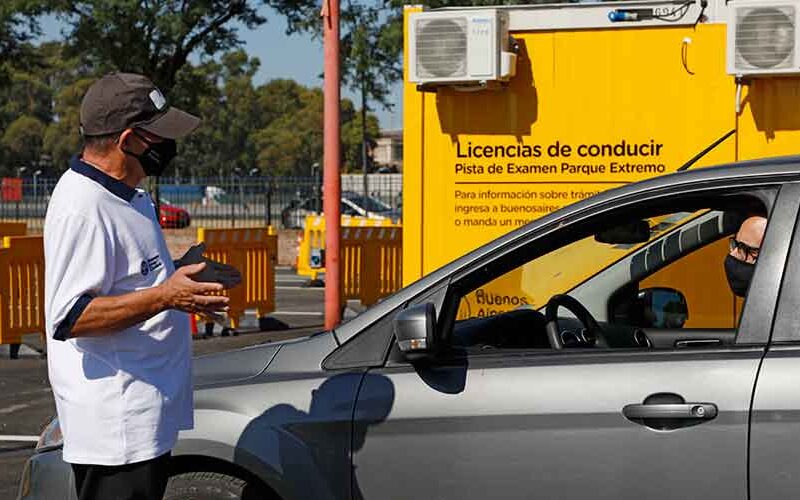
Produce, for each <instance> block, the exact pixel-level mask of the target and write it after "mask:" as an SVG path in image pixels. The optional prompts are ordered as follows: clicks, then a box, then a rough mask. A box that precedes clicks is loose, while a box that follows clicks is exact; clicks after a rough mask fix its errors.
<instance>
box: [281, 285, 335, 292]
mask: <svg viewBox="0 0 800 500" xmlns="http://www.w3.org/2000/svg"><path fill="white" fill-rule="evenodd" d="M275 290H323V291H324V290H325V288H324V287H321V286H277V285H276V286H275Z"/></svg>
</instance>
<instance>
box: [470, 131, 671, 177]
mask: <svg viewBox="0 0 800 500" xmlns="http://www.w3.org/2000/svg"><path fill="white" fill-rule="evenodd" d="M663 148H664V145H663V144H661V143H657V142H656V141H655V140H653V139H651V140H650V141H649V142H629V141H627V140H625V139H623V140H621V141H620V142H617V143H613V144H611V143H607V144H579V145H577V146H573V145H570V144H562V143H561V142H560V141H556V142H554V143H552V144H549V145H547V146H543V145H541V144H533V145H531V144H510V145H494V144H493V145H488V144H473V143H472V142H467V144H466V145H462V144H461V143H460V142H457V143H456V156H457V157H458V158H463V159H468V160H481V159H497V160H506V162H505V163H501V162H492V163H489V164H482V163H478V162H475V161H473V162H467V161H464V162H457V163H456V164H455V173H456V174H461V175H480V174H512V175H513V174H583V175H595V174H633V173H638V174H643V173H649V174H662V173H665V172H666V166H665V165H664V164H663V163H660V162H657V161H655V159H654V158H653V157H657V156H660V155H661V154H662V151H663ZM525 158H549V159H556V158H557V159H567V158H569V159H572V161H562V162H560V163H521V162H519V161H516V159H525ZM575 158H580V159H582V160H584V161H587V160H588V162H576V161H575ZM620 158H626V159H630V158H634V160H633V161H623V160H620ZM639 158H641V160H640V161H637V159H639ZM512 159H513V161H512ZM597 159H602V160H605V159H614V160H613V161H610V162H608V163H607V164H606V163H605V162H603V163H600V162H597V161H596V160H597ZM592 160H595V161H594V162H592ZM648 160H649V161H648Z"/></svg>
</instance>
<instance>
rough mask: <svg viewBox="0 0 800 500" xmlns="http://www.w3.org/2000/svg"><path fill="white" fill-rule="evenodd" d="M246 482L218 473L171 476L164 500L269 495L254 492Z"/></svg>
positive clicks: (235, 499)
mask: <svg viewBox="0 0 800 500" xmlns="http://www.w3.org/2000/svg"><path fill="white" fill-rule="evenodd" d="M257 489H258V488H253V487H251V486H249V485H248V484H247V481H245V480H243V479H239V478H237V477H232V476H228V475H225V474H220V473H218V472H185V473H183V474H178V475H176V476H172V477H171V478H170V479H169V483H168V484H167V490H166V492H164V500H256V499H265V500H268V499H271V498H273V497H272V496H271V495H265V494H264V492H261V491H256V490H257Z"/></svg>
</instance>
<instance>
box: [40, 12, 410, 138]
mask: <svg viewBox="0 0 800 500" xmlns="http://www.w3.org/2000/svg"><path fill="white" fill-rule="evenodd" d="M261 14H262V15H263V16H264V17H266V18H267V20H268V21H267V22H266V23H265V24H263V25H261V26H260V27H259V28H257V29H255V30H249V29H247V28H246V27H244V26H239V35H240V37H241V39H242V40H243V41H244V44H243V48H244V49H245V50H246V51H247V53H248V54H249V55H250V56H251V57H258V59H259V60H260V61H261V66H260V68H259V70H258V73H257V74H256V76H255V83H256V85H260V84H262V83H264V82H266V81H269V80H271V79H273V78H291V79H293V80H295V81H297V82H298V83H301V84H303V85H306V86H316V87H321V86H322V78H321V75H322V59H323V58H322V42H321V41H317V40H314V39H313V38H312V37H311V36H310V35H292V36H288V35H286V34H285V33H286V22H285V20H284V18H283V16H281V15H280V14H277V13H276V12H274V11H273V10H272V9H270V8H268V7H264V8H262V9H261ZM41 21H42V31H43V36H42V37H41V38H40V40H41V41H49V40H56V39H59V38H61V36H60V33H61V31H62V29H63V28H64V26H63V24H61V23H59V21H58V20H57V19H55V17H52V16H44V17H43V18H42V20H41ZM342 95H343V96H344V97H348V98H350V99H352V100H353V101H354V103H356V104H357V105H358V103H359V102H360V99H357V98H356V95H354V94H353V93H352V92H350V91H349V90H348V89H346V88H342ZM391 102H393V103H394V104H395V106H394V109H393V110H392V112H387V111H385V110H383V109H382V108H381V107H380V106H373V107H374V108H375V110H374V113H375V114H376V115H377V116H378V119H379V121H380V125H381V129H384V130H395V129H401V128H402V126H403V122H402V113H403V109H402V85H401V84H397V85H395V88H394V90H393V92H392V97H391Z"/></svg>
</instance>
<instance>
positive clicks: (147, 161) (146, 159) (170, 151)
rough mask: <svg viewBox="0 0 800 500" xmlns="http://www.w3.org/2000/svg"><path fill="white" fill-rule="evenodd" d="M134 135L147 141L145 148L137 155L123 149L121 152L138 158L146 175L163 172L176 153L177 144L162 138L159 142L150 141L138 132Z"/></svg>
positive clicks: (157, 174)
mask: <svg viewBox="0 0 800 500" xmlns="http://www.w3.org/2000/svg"><path fill="white" fill-rule="evenodd" d="M136 137H138V138H140V139H141V140H143V141H144V142H145V143H147V149H145V150H144V151H142V153H141V154H138V155H137V154H134V153H131V152H130V151H125V150H124V149H123V152H124V153H125V154H128V155H131V156H133V157H134V158H136V159H137V160H139V163H141V165H142V169H144V173H145V174H146V175H149V176H156V177H157V176H159V175H161V174H162V173H164V169H165V168H167V165H169V162H171V161H172V159H173V158H175V156H177V154H178V145H177V144H176V143H175V141H174V140H173V139H164V140H163V141H161V142H150V141H148V140H147V139H145V138H144V137H142V136H140V135H139V134H136Z"/></svg>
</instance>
